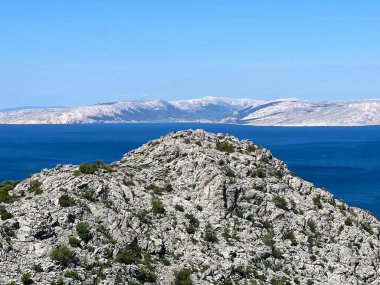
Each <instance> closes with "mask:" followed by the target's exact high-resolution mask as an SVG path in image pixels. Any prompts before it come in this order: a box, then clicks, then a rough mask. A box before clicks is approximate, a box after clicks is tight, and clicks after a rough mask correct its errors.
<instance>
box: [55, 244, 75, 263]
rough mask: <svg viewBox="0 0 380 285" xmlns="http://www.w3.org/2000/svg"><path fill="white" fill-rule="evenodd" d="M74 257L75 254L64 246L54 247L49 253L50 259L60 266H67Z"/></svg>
mask: <svg viewBox="0 0 380 285" xmlns="http://www.w3.org/2000/svg"><path fill="white" fill-rule="evenodd" d="M74 256H75V252H74V251H73V250H71V249H70V248H68V247H67V246H64V245H58V246H56V247H55V248H54V249H53V250H52V251H51V253H50V258H51V259H52V260H54V261H56V262H57V263H59V264H60V265H62V266H67V265H69V264H70V263H71V262H72V260H73V258H74Z"/></svg>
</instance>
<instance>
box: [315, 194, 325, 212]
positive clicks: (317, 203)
mask: <svg viewBox="0 0 380 285" xmlns="http://www.w3.org/2000/svg"><path fill="white" fill-rule="evenodd" d="M313 203H314V205H315V206H317V207H318V209H322V208H323V206H322V203H321V195H317V196H315V197H314V198H313Z"/></svg>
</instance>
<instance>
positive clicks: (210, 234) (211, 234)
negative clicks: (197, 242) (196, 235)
mask: <svg viewBox="0 0 380 285" xmlns="http://www.w3.org/2000/svg"><path fill="white" fill-rule="evenodd" d="M203 239H204V240H205V241H208V242H211V243H214V242H217V241H218V238H217V236H216V232H215V230H214V229H213V228H212V227H211V225H210V224H207V225H206V227H205V231H204V233H203Z"/></svg>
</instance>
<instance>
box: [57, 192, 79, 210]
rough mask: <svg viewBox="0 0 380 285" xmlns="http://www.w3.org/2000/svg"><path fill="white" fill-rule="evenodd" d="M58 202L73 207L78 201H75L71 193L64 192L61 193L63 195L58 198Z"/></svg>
mask: <svg viewBox="0 0 380 285" xmlns="http://www.w3.org/2000/svg"><path fill="white" fill-rule="evenodd" d="M58 203H59V205H60V206H61V207H64V208H66V207H72V206H74V205H75V204H76V203H75V199H74V198H72V197H71V196H70V195H68V194H63V195H61V197H59V199H58Z"/></svg>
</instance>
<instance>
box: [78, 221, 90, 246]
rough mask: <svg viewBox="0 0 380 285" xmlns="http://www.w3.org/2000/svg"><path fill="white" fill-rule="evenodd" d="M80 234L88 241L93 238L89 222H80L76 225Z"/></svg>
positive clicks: (81, 237)
mask: <svg viewBox="0 0 380 285" xmlns="http://www.w3.org/2000/svg"><path fill="white" fill-rule="evenodd" d="M75 229H76V231H77V234H78V236H79V237H80V239H81V240H83V241H84V242H88V241H89V240H91V238H92V234H91V231H90V225H89V224H88V223H87V222H79V223H78V224H77V225H76V227H75Z"/></svg>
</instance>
